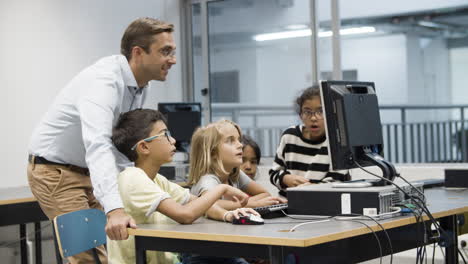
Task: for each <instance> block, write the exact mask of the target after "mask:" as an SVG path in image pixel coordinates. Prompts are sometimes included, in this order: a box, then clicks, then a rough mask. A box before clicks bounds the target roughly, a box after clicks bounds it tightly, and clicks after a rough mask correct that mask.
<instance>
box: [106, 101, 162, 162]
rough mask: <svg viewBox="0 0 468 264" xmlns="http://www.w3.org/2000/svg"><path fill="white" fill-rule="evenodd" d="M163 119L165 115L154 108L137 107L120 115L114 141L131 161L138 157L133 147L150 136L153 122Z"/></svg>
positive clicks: (114, 130)
mask: <svg viewBox="0 0 468 264" xmlns="http://www.w3.org/2000/svg"><path fill="white" fill-rule="evenodd" d="M157 121H163V122H164V124H167V121H166V118H165V117H164V115H163V114H162V113H161V112H159V111H157V110H152V109H135V110H132V111H129V112H126V113H122V114H120V116H119V120H118V121H117V125H116V126H115V127H114V129H113V130H112V138H111V139H112V142H113V143H114V145H115V147H116V148H117V149H118V150H119V151H120V152H121V153H123V154H124V155H125V156H127V158H128V159H129V160H130V161H135V160H136V159H137V158H138V155H137V152H136V151H135V150H132V149H131V148H132V147H133V146H134V145H135V144H136V143H137V142H138V141H140V140H142V139H145V138H147V137H149V136H150V133H151V131H152V130H153V124H154V123H156V122H157Z"/></svg>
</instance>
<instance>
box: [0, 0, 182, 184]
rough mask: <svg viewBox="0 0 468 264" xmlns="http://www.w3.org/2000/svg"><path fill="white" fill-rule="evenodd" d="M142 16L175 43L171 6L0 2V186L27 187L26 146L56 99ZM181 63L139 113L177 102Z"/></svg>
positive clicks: (104, 0) (170, 2)
mask: <svg viewBox="0 0 468 264" xmlns="http://www.w3.org/2000/svg"><path fill="white" fill-rule="evenodd" d="M143 16H150V17H156V18H160V19H163V20H166V21H168V22H171V23H173V24H175V27H176V32H175V41H176V44H180V22H179V20H180V16H179V1H174V0H159V1H144V0H134V1H123V0H119V1H115V0H101V1H92V0H80V1H60V0H43V1H35V0H22V1H13V0H8V1H0V33H1V36H2V38H1V39H2V40H1V41H0V58H1V60H0V69H1V70H0V80H1V83H2V91H3V96H2V98H4V99H3V103H2V104H1V105H0V111H1V113H2V123H3V125H2V129H1V132H0V138H1V139H2V140H1V153H0V160H1V161H2V163H1V166H2V174H1V175H0V182H1V185H0V187H10V186H20V185H26V184H27V179H26V165H27V161H26V159H27V154H28V153H27V145H28V141H29V138H30V135H31V132H32V130H33V128H34V126H35V124H36V123H37V122H38V120H39V119H40V118H41V116H42V115H43V114H44V113H45V111H46V109H47V108H48V106H49V105H50V104H51V102H52V100H53V99H54V97H55V95H56V94H57V92H58V91H59V90H60V89H61V88H62V87H63V86H64V85H65V84H66V83H67V82H68V81H69V80H70V79H71V78H72V77H73V76H74V75H75V74H77V73H78V71H80V70H81V69H83V68H84V67H86V66H88V65H90V64H91V63H93V62H94V61H96V60H97V59H98V58H100V57H103V56H107V55H111V54H117V53H119V49H120V48H119V47H120V38H121V36H122V34H123V31H124V29H125V28H126V27H127V25H128V24H129V23H130V22H131V21H132V20H134V19H136V18H138V17H143ZM181 63H182V62H181V61H180V60H179V61H178V65H176V66H175V67H173V69H172V70H171V73H170V74H169V77H168V80H167V81H166V83H164V84H163V83H157V84H156V85H154V86H155V87H153V88H154V89H153V90H152V92H151V93H150V96H149V98H148V99H149V100H148V102H147V104H146V106H147V107H156V106H157V102H158V101H163V100H170V101H174V100H180V99H181V98H182V89H181V75H182V74H181V66H180V64H181Z"/></svg>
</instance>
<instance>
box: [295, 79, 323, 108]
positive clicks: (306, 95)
mask: <svg viewBox="0 0 468 264" xmlns="http://www.w3.org/2000/svg"><path fill="white" fill-rule="evenodd" d="M315 96H318V97H320V89H319V86H318V85H316V84H314V85H312V86H311V87H309V88H306V89H304V90H303V91H302V93H301V95H299V97H297V98H296V101H295V105H294V108H295V109H296V113H297V114H298V115H301V114H302V105H303V104H304V102H305V101H306V100H310V99H312V98H313V97H315Z"/></svg>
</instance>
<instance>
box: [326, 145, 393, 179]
mask: <svg viewBox="0 0 468 264" xmlns="http://www.w3.org/2000/svg"><path fill="white" fill-rule="evenodd" d="M362 157H363V159H364V160H367V161H369V162H370V163H372V164H374V165H376V166H377V167H379V168H380V169H381V170H382V178H384V179H380V180H369V179H362V180H354V181H346V182H336V183H333V184H332V186H333V187H334V188H363V187H371V186H385V185H390V184H391V182H393V180H394V179H395V177H396V176H398V173H397V172H396V169H395V166H393V164H392V163H390V162H388V161H386V160H385V159H384V158H383V157H382V156H380V155H379V154H377V153H374V152H372V151H370V150H369V149H364V155H363V156H362ZM385 179H386V180H385Z"/></svg>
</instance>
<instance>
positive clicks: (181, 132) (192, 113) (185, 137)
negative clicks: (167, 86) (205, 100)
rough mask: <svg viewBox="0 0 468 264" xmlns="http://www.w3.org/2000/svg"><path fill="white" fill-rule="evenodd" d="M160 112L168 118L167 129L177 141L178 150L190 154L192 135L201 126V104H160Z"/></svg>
mask: <svg viewBox="0 0 468 264" xmlns="http://www.w3.org/2000/svg"><path fill="white" fill-rule="evenodd" d="M158 110H159V111H160V112H161V113H163V114H164V115H165V116H166V118H167V127H168V129H169V131H170V132H171V134H172V136H173V137H174V138H175V140H176V141H177V142H176V148H177V150H178V151H182V152H189V146H190V141H191V139H192V134H193V132H194V131H195V129H197V127H199V126H200V125H201V104H200V103H159V104H158Z"/></svg>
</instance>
